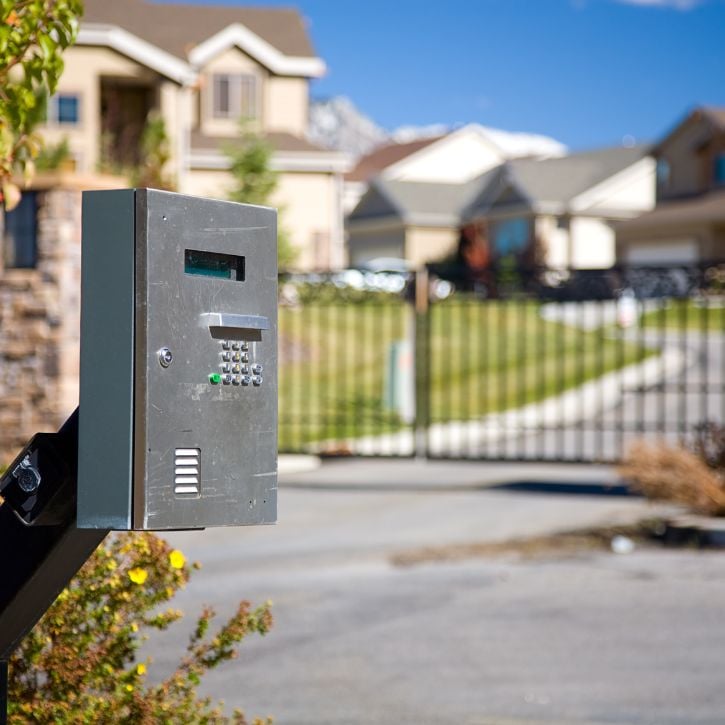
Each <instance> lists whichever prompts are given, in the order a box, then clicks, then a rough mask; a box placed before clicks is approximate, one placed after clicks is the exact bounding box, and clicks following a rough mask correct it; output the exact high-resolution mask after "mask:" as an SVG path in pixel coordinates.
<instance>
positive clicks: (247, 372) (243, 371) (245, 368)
mask: <svg viewBox="0 0 725 725" xmlns="http://www.w3.org/2000/svg"><path fill="white" fill-rule="evenodd" d="M242 373H243V374H244V375H249V365H242Z"/></svg>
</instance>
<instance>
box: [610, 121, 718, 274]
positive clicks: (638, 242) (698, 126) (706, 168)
mask: <svg viewBox="0 0 725 725" xmlns="http://www.w3.org/2000/svg"><path fill="white" fill-rule="evenodd" d="M653 154H654V156H655V158H656V162H657V205H656V207H655V208H654V209H653V210H652V211H650V212H649V213H648V214H643V215H642V216H640V217H638V218H637V219H633V220H632V221H628V222H624V223H622V224H619V225H618V226H617V259H618V261H620V262H623V263H627V264H643V265H648V264H650V265H660V264H689V263H693V262H699V261H719V260H722V259H725V108H696V109H694V110H693V111H691V112H690V113H688V114H687V116H686V117H685V118H684V119H683V120H682V121H681V122H680V123H678V124H677V126H676V127H675V128H674V129H673V130H672V131H671V132H670V133H669V134H668V135H667V136H666V137H665V138H664V139H663V140H662V141H660V143H658V144H657V145H656V146H655V148H654V150H653Z"/></svg>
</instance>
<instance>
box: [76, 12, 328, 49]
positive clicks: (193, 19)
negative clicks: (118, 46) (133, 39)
mask: <svg viewBox="0 0 725 725" xmlns="http://www.w3.org/2000/svg"><path fill="white" fill-rule="evenodd" d="M84 10H85V12H84V15H83V20H84V21H86V22H89V23H108V24H111V25H118V26H120V27H122V28H124V29H125V30H128V31H129V32H130V33H133V34H134V35H136V36H138V37H139V38H142V39H143V40H146V41H147V42H149V43H152V44H153V45H155V46H157V47H159V48H162V49H163V50H165V51H167V52H168V53H171V54H172V55H175V56H176V57H177V58H183V59H184V60H186V59H187V57H188V53H189V51H190V50H191V49H192V48H193V47H194V46H195V45H198V44H199V43H201V42H203V41H205V40H208V39H209V38H210V37H211V36H212V35H215V34H216V33H218V32H219V31H221V30H224V28H226V27H227V26H228V25H231V24H232V23H241V24H242V25H244V26H245V27H246V28H248V29H249V30H251V31H252V32H253V33H255V34H256V35H258V36H259V37H260V38H262V39H264V40H266V41H267V42H268V43H269V44H270V45H272V46H274V47H275V48H277V50H279V51H280V52H282V53H284V54H285V55H289V56H298V57H314V56H315V52H314V50H313V48H312V45H311V43H310V38H309V35H308V33H307V29H306V27H305V21H304V19H303V18H302V16H301V15H300V13H299V12H298V11H297V10H295V9H293V8H265V7H240V6H238V5H235V6H233V5H226V6H224V5H201V4H199V5H194V4H186V3H166V2H163V3H156V2H145V1H144V0H85V1H84Z"/></svg>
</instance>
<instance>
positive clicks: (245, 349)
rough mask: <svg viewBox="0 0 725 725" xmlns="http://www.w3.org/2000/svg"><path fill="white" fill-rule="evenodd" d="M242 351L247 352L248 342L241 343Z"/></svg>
mask: <svg viewBox="0 0 725 725" xmlns="http://www.w3.org/2000/svg"><path fill="white" fill-rule="evenodd" d="M242 350H244V352H248V351H249V343H248V342H243V343H242Z"/></svg>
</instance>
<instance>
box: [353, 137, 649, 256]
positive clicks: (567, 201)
mask: <svg viewBox="0 0 725 725" xmlns="http://www.w3.org/2000/svg"><path fill="white" fill-rule="evenodd" d="M654 176H655V165H654V161H653V160H652V158H651V157H649V156H648V149H647V148H645V147H641V146H640V147H636V148H623V147H622V148H610V149H602V150H597V151H589V152H583V153H577V154H569V155H567V156H556V157H550V158H519V159H513V160H509V161H505V162H504V163H501V164H498V165H496V166H495V167H494V168H490V169H489V170H488V171H486V172H485V173H483V174H481V175H479V176H477V177H475V178H473V179H469V180H466V181H464V182H462V183H453V181H450V180H449V181H444V182H433V181H424V180H408V179H397V178H396V179H393V178H390V177H389V176H386V175H382V174H381V175H380V176H378V177H377V178H376V179H374V180H373V181H372V182H371V184H370V187H369V188H368V190H367V191H366V192H365V194H364V195H363V197H362V199H361V200H360V201H359V203H358V204H357V206H356V207H355V209H354V210H353V211H352V212H351V213H350V214H349V215H348V217H347V228H348V247H349V250H350V251H349V254H350V262H351V264H353V265H359V264H362V263H364V262H366V261H368V260H370V259H372V258H375V257H404V258H405V259H406V260H408V261H409V262H411V263H412V264H414V265H420V264H423V263H428V262H436V261H441V260H443V259H444V258H446V257H449V256H451V255H452V254H453V253H454V252H455V250H456V244H457V242H458V239H459V236H460V230H461V227H462V226H463V225H468V224H472V223H473V224H476V225H477V226H478V227H479V228H480V229H482V230H485V236H486V239H487V241H488V244H489V247H490V251H491V256H492V258H493V259H494V260H495V259H497V258H501V257H505V256H508V255H511V254H513V255H515V256H516V257H520V258H522V259H526V260H529V261H532V260H536V261H537V262H539V263H543V264H547V265H550V266H554V267H569V266H570V267H576V268H579V269H592V268H607V267H610V266H612V264H614V261H615V233H614V229H613V226H614V224H615V223H617V222H619V221H621V220H625V219H632V218H634V217H636V216H638V215H639V214H642V213H643V212H646V211H649V210H650V209H652V207H653V206H654Z"/></svg>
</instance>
